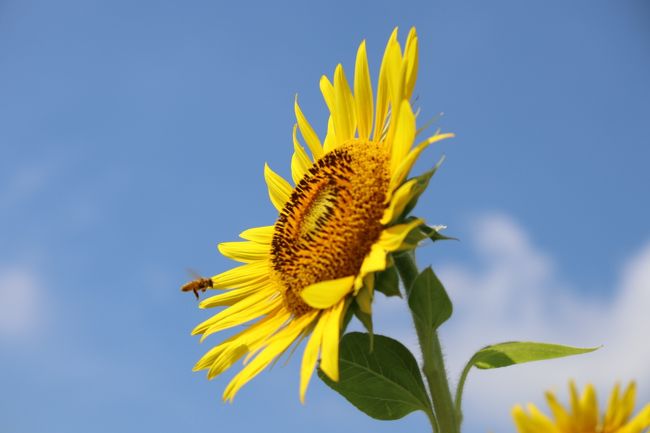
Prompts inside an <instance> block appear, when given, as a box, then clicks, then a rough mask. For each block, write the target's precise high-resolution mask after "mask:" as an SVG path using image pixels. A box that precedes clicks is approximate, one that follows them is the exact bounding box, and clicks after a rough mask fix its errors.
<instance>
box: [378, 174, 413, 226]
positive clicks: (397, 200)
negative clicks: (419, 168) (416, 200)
mask: <svg viewBox="0 0 650 433" xmlns="http://www.w3.org/2000/svg"><path fill="white" fill-rule="evenodd" d="M417 183H418V181H417V179H411V180H409V181H408V182H404V183H403V184H402V186H400V187H399V188H397V191H395V192H394V193H393V196H392V197H391V199H390V203H389V204H388V207H387V208H386V210H385V211H384V215H383V216H382V218H381V221H380V222H381V223H382V224H384V225H390V224H392V223H394V222H395V221H396V220H397V218H399V217H400V216H401V215H402V212H404V208H406V205H407V204H409V203H410V201H411V199H412V198H413V196H414V195H415V193H416V191H415V185H417Z"/></svg>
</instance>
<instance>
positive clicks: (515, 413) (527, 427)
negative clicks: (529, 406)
mask: <svg viewBox="0 0 650 433" xmlns="http://www.w3.org/2000/svg"><path fill="white" fill-rule="evenodd" d="M512 418H513V419H514V421H515V426H516V427H517V431H518V432H519V433H537V432H536V431H535V430H533V429H532V425H531V424H532V423H531V422H530V420H529V418H528V415H527V414H526V412H524V409H523V408H522V407H521V406H520V405H516V406H515V407H514V408H513V409H512Z"/></svg>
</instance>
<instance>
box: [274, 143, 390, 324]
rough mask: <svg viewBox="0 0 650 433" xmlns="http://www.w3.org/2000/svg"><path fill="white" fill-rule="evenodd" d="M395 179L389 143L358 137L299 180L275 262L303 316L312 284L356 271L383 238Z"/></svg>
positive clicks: (280, 225)
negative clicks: (305, 297) (306, 293)
mask: <svg viewBox="0 0 650 433" xmlns="http://www.w3.org/2000/svg"><path fill="white" fill-rule="evenodd" d="M389 183H390V172H389V155H388V154H387V152H386V150H385V146H382V145H378V144H376V143H374V142H361V141H352V142H350V143H347V144H345V145H343V146H342V147H340V148H338V149H335V150H333V151H332V152H330V153H328V154H326V155H324V156H323V157H322V158H321V159H320V160H318V162H316V163H315V164H314V166H313V167H312V168H311V169H310V170H309V172H308V173H307V174H306V175H305V177H304V178H303V179H302V180H301V181H300V182H299V183H298V185H297V186H296V188H295V190H294V192H293V193H292V195H291V198H290V200H289V201H288V202H287V203H286V205H285V207H284V209H283V210H282V212H281V213H280V217H279V219H278V221H277V222H276V224H275V232H274V235H273V242H272V246H271V263H272V267H273V271H274V274H275V277H276V278H277V280H278V282H279V283H280V284H281V286H282V287H283V288H284V298H285V302H286V306H287V308H288V309H289V310H291V311H292V312H293V313H294V314H295V315H297V316H300V315H302V314H304V313H306V312H307V311H310V310H311V309H312V307H310V306H309V305H307V304H306V303H305V302H304V301H303V300H302V299H301V297H300V292H301V291H302V289H304V288H305V287H307V286H309V285H310V284H314V283H317V282H319V281H325V280H332V279H336V278H341V277H345V276H347V275H356V274H357V273H358V272H359V268H360V267H361V263H362V262H363V259H364V257H365V256H366V255H367V254H368V252H369V251H370V247H371V246H372V244H373V243H374V242H375V241H376V240H377V239H378V238H379V235H380V234H381V231H382V228H383V225H382V224H381V223H380V220H381V218H382V215H383V213H384V210H385V208H386V195H387V192H388V187H389Z"/></svg>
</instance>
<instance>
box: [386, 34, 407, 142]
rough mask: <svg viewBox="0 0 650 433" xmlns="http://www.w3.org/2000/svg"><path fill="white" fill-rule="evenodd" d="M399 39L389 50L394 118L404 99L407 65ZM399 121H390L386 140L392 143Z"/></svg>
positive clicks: (388, 68)
mask: <svg viewBox="0 0 650 433" xmlns="http://www.w3.org/2000/svg"><path fill="white" fill-rule="evenodd" d="M401 51H402V50H401V48H400V46H399V43H398V42H397V41H394V42H393V43H392V45H391V47H390V50H389V51H388V62H387V64H386V65H387V74H386V81H387V82H388V93H389V95H390V107H391V108H390V109H391V112H392V113H393V114H392V115H393V119H395V118H396V117H397V113H398V112H399V110H400V105H401V103H402V101H403V99H404V95H403V93H404V73H405V65H404V64H403V62H402V52H401ZM397 124H398V122H393V121H391V122H390V125H389V127H388V133H387V135H386V140H387V141H388V142H389V143H390V142H392V140H393V136H394V134H395V128H396V127H397Z"/></svg>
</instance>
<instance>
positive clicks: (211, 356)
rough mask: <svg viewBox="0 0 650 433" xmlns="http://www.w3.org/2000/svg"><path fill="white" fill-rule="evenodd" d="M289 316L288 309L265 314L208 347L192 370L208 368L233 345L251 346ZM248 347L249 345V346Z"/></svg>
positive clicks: (272, 332) (264, 337) (280, 324)
mask: <svg viewBox="0 0 650 433" xmlns="http://www.w3.org/2000/svg"><path fill="white" fill-rule="evenodd" d="M289 317H291V313H290V312H289V311H288V310H286V309H285V310H280V311H279V312H278V313H277V314H273V315H269V316H265V317H263V318H262V319H260V320H258V321H257V322H255V323H254V324H252V325H251V326H249V327H247V328H246V329H244V330H243V331H241V332H238V333H237V334H235V335H232V336H230V337H228V338H227V339H226V340H224V341H222V342H221V343H220V344H219V345H217V346H215V347H213V348H212V349H210V350H209V351H208V352H207V353H206V354H205V355H203V357H202V358H201V359H200V360H199V361H198V362H197V363H196V365H195V366H194V368H193V371H199V370H204V369H206V368H209V367H210V366H211V365H212V363H213V362H215V361H217V360H218V359H219V357H220V356H221V354H222V353H224V352H225V351H226V350H229V349H232V347H233V346H247V347H249V346H252V345H254V344H255V343H256V342H258V341H260V340H265V339H266V338H268V337H269V336H271V335H273V334H275V332H276V331H277V330H278V329H279V328H280V327H281V326H282V325H283V324H284V323H285V322H286V321H287V320H288V319H289ZM249 349H250V347H249Z"/></svg>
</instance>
